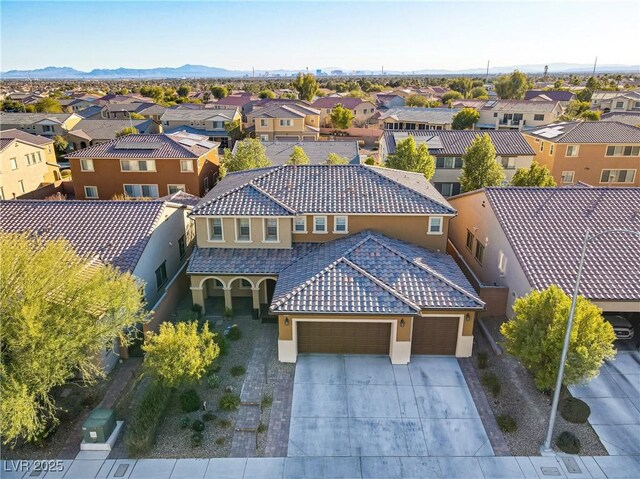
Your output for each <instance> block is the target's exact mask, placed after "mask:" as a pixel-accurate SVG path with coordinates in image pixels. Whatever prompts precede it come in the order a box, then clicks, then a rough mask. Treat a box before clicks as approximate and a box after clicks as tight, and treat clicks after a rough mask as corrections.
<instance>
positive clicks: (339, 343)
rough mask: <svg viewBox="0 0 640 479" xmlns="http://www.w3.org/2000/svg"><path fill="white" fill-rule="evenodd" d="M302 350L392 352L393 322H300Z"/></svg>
mask: <svg viewBox="0 0 640 479" xmlns="http://www.w3.org/2000/svg"><path fill="white" fill-rule="evenodd" d="M296 324H297V328H298V352H300V353H332V354H389V342H390V339H391V324H390V323H340V322H332V321H327V322H307V321H299V322H297V323H296Z"/></svg>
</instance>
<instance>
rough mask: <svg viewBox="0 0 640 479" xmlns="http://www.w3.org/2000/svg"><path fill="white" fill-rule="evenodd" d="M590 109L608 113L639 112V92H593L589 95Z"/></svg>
mask: <svg viewBox="0 0 640 479" xmlns="http://www.w3.org/2000/svg"><path fill="white" fill-rule="evenodd" d="M591 109H593V110H602V111H603V112H605V113H608V112H610V111H618V112H620V111H640V90H631V91H594V92H593V94H592V95H591Z"/></svg>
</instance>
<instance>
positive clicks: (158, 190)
mask: <svg viewBox="0 0 640 479" xmlns="http://www.w3.org/2000/svg"><path fill="white" fill-rule="evenodd" d="M127 186H139V187H140V193H142V196H132V197H131V198H160V189H159V188H158V185H157V184H156V183H124V184H123V185H122V191H123V193H124V194H125V195H126V194H127ZM143 186H155V187H156V192H157V193H158V196H144V191H143V189H142V187H143Z"/></svg>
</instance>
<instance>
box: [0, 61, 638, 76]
mask: <svg viewBox="0 0 640 479" xmlns="http://www.w3.org/2000/svg"><path fill="white" fill-rule="evenodd" d="M544 67H545V65H513V66H504V67H491V68H490V69H489V74H492V75H495V74H500V73H509V72H512V71H513V70H520V71H522V72H524V73H533V74H542V73H543V72H544ZM548 67H549V73H550V74H558V73H564V74H569V73H589V72H591V71H592V69H593V65H588V64H580V63H550V64H549V65H548ZM321 70H322V71H323V72H325V73H331V72H332V71H334V70H338V68H335V67H331V68H323V69H321ZM302 71H306V69H300V70H283V69H280V70H256V71H255V72H253V71H246V70H226V69H224V68H219V67H208V66H205V65H183V66H181V67H177V68H174V67H159V68H144V69H139V68H115V69H106V68H99V69H95V70H91V71H90V72H83V71H79V70H76V69H75V68H71V67H46V68H39V69H36V70H9V71H6V72H2V73H0V77H1V78H2V79H4V80H9V79H33V80H36V79H37V80H47V79H51V80H53V79H61V80H68V79H96V80H97V79H105V80H109V79H111V80H113V79H131V78H133V79H135V78H140V79H151V78H234V77H236V78H238V77H251V76H253V75H254V74H255V75H256V76H259V77H264V76H290V75H295V74H297V73H299V72H302ZM310 71H312V72H315V70H310ZM341 71H343V72H344V74H355V75H379V74H380V71H379V70H357V71H353V70H348V69H341ZM596 71H597V72H598V73H636V74H638V73H640V65H599V66H598V67H597V70H596ZM384 73H385V75H412V74H413V75H484V74H486V68H471V69H466V70H442V69H426V70H413V71H412V70H405V71H395V70H394V71H385V72H384Z"/></svg>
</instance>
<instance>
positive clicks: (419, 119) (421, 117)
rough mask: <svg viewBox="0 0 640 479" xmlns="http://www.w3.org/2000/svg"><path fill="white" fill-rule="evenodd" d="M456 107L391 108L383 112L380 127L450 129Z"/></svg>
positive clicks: (456, 110)
mask: <svg viewBox="0 0 640 479" xmlns="http://www.w3.org/2000/svg"><path fill="white" fill-rule="evenodd" d="M459 111H460V110H458V109H455V108H420V107H402V108H390V109H389V110H387V111H385V112H381V114H380V118H379V120H378V121H379V124H380V128H383V129H385V130H450V129H451V122H452V121H453V117H454V116H456V114H457V113H458V112H459Z"/></svg>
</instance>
